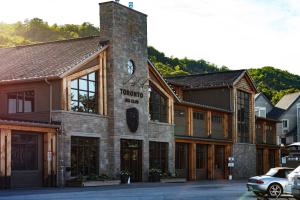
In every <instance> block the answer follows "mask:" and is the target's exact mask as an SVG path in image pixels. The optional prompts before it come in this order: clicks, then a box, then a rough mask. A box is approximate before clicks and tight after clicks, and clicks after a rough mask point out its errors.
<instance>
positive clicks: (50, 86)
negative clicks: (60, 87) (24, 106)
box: [45, 78, 52, 124]
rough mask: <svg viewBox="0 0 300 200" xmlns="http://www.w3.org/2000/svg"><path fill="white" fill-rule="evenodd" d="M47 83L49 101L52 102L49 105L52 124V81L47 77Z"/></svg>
mask: <svg viewBox="0 0 300 200" xmlns="http://www.w3.org/2000/svg"><path fill="white" fill-rule="evenodd" d="M45 83H46V84H47V85H49V103H50V105H49V113H50V114H49V118H50V119H49V123H50V124H51V123H52V85H51V83H50V82H49V81H48V79H47V78H45Z"/></svg>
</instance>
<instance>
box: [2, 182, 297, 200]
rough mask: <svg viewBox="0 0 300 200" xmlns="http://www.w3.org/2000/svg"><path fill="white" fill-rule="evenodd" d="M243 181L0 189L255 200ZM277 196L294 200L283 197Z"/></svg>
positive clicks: (20, 197) (117, 199)
mask: <svg viewBox="0 0 300 200" xmlns="http://www.w3.org/2000/svg"><path fill="white" fill-rule="evenodd" d="M245 184H246V182H244V181H231V182H229V181H204V182H189V183H169V184H166V183H155V184H153V183H139V184H130V185H120V186H104V187H90V188H40V189H31V190H26V189H19V190H5V191H4V190H2V191H0V200H83V199H87V200H98V199H101V200H102V199H103V200H107V199H114V200H137V199H143V200H181V199H187V200H191V199H193V200H196V199H204V200H216V199H221V200H235V199H236V200H245V199H247V200H248V199H250V200H256V199H257V198H256V197H255V196H254V195H253V194H252V192H248V191H247V189H246V186H245ZM280 199H290V200H291V199H293V198H291V197H289V196H285V197H283V198H280Z"/></svg>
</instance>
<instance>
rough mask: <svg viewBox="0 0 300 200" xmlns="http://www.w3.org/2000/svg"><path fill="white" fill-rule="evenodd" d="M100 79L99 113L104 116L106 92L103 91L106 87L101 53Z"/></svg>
mask: <svg viewBox="0 0 300 200" xmlns="http://www.w3.org/2000/svg"><path fill="white" fill-rule="evenodd" d="M98 73H99V78H98V88H99V89H98V105H99V106H98V112H99V114H100V115H103V114H104V106H103V100H104V97H103V94H104V91H103V88H104V87H103V86H104V81H103V78H104V76H103V54H102V53H101V54H100V55H99V72H98Z"/></svg>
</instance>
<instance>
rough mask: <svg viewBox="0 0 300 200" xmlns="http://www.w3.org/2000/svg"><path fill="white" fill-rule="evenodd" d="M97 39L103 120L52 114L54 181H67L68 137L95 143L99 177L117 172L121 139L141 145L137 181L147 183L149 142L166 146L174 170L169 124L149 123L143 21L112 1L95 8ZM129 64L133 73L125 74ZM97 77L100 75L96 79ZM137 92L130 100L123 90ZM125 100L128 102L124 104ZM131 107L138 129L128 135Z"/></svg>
mask: <svg viewBox="0 0 300 200" xmlns="http://www.w3.org/2000/svg"><path fill="white" fill-rule="evenodd" d="M100 26H101V29H100V30H101V33H100V38H101V41H107V40H108V44H109V48H108V51H107V99H108V102H107V109H108V114H107V116H102V115H98V114H87V113H80V112H72V111H53V112H52V120H53V121H58V122H60V123H61V135H60V136H59V138H58V139H59V141H58V152H59V156H58V159H59V160H58V161H59V162H58V163H59V166H58V183H59V184H64V180H68V179H69V178H71V172H70V171H69V170H68V168H70V167H71V137H72V136H80V137H95V138H98V139H99V143H100V144H99V147H100V150H99V152H100V153H99V174H103V173H104V174H108V175H110V176H116V175H118V174H119V173H120V170H121V153H120V152H121V148H120V147H121V140H122V139H132V140H140V141H142V144H143V146H142V180H144V181H146V180H148V170H149V142H150V141H155V142H166V143H168V147H169V149H168V154H169V155H168V159H169V160H168V166H169V171H170V172H172V173H173V172H174V163H175V151H174V148H175V139H174V125H172V124H168V123H159V122H151V121H150V120H149V109H148V105H149V91H148V90H149V82H148V77H149V71H148V63H147V61H148V55H147V17H146V15H144V14H142V13H139V12H137V11H134V10H132V9H129V8H127V7H125V6H122V5H121V4H117V3H115V2H107V3H102V4H100ZM129 60H132V61H133V63H134V66H135V69H134V73H133V74H130V73H128V69H127V63H128V61H129ZM100 78H102V77H100ZM123 90H125V91H132V92H138V93H139V94H141V95H139V96H136V97H134V96H130V95H127V94H124V93H122V91H123ZM128 98H130V100H133V101H134V103H132V102H127V101H126V100H127V99H128ZM129 108H136V109H137V110H138V113H139V117H138V118H139V120H138V121H139V125H138V128H137V130H136V131H135V132H131V131H130V130H129V128H128V125H127V121H126V120H127V119H126V110H127V109H129Z"/></svg>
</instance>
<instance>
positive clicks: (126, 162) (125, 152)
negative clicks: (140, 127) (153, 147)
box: [121, 139, 143, 182]
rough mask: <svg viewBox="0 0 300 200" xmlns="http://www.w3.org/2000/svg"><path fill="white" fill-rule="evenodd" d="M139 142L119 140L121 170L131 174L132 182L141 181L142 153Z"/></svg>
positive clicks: (141, 143) (140, 142)
mask: <svg viewBox="0 0 300 200" xmlns="http://www.w3.org/2000/svg"><path fill="white" fill-rule="evenodd" d="M142 145H143V142H142V141H141V140H127V139H121V170H122V171H128V172H129V173H130V174H131V176H130V177H131V181H132V182H139V181H142V151H143V146H142Z"/></svg>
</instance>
